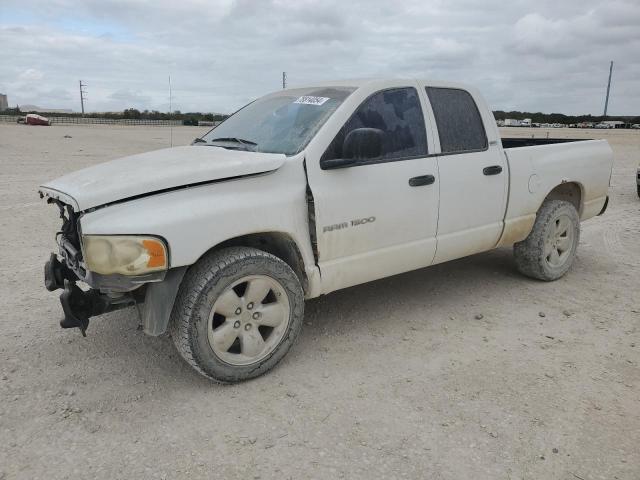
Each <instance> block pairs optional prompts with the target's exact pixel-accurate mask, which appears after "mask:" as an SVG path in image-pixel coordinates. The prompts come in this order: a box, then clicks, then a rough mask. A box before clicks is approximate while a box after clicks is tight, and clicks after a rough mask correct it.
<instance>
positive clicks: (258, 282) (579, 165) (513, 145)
mask: <svg viewBox="0 0 640 480" xmlns="http://www.w3.org/2000/svg"><path fill="white" fill-rule="evenodd" d="M612 158H613V155H612V151H611V148H610V147H609V145H608V143H607V142H606V141H604V140H587V141H584V140H571V139H533V138H502V139H501V138H500V135H499V132H498V129H497V126H496V123H495V121H494V118H493V114H492V112H491V109H490V108H489V107H488V105H487V103H486V102H485V100H484V99H483V98H482V96H481V95H480V93H479V92H478V90H476V89H475V88H472V87H468V86H465V85H460V84H453V83H441V82H438V83H436V82H426V81H421V80H398V79H395V80H370V81H345V82H336V83H327V84H320V85H317V86H311V87H306V88H296V89H287V90H281V91H278V92H275V93H272V94H270V95H267V96H265V97H262V98H260V99H258V100H256V101H254V102H252V103H250V104H249V105H247V106H246V107H244V108H242V109H241V110H239V111H238V112H236V113H235V114H234V115H232V116H231V117H229V118H228V119H227V120H225V121H224V122H223V123H221V124H220V125H218V126H217V127H215V128H213V129H212V130H211V131H209V132H208V133H207V134H206V135H204V136H203V137H202V138H200V139H196V141H195V142H194V144H193V145H191V146H182V147H174V148H169V149H163V150H157V151H154V152H149V153H143V154H140V155H133V156H131V157H125V158H122V159H119V160H113V161H110V162H106V163H103V164H100V165H96V166H92V167H89V168H86V169H84V170H80V171H77V172H75V173H71V174H68V175H65V176H63V177H61V178H58V179H57V180H53V181H51V182H48V183H46V184H44V185H42V186H41V187H40V194H41V196H43V197H45V198H46V199H47V201H48V202H49V203H53V204H55V205H57V207H58V209H59V210H60V213H61V216H62V217H63V221H62V227H61V229H60V231H59V232H58V233H57V234H56V239H57V243H58V252H57V253H52V254H51V257H50V259H49V261H48V262H47V264H46V266H45V284H46V287H47V288H48V289H49V290H52V291H53V290H56V289H63V292H62V294H61V296H60V300H61V304H62V309H63V311H64V319H63V320H62V321H61V325H62V326H63V327H79V328H80V330H81V331H82V332H83V333H84V332H85V330H86V329H87V326H88V323H89V318H90V317H93V316H96V315H99V314H102V313H104V312H108V311H111V310H116V309H119V308H123V307H127V306H130V305H135V304H139V305H140V306H141V318H142V324H143V328H144V331H145V332H146V333H148V334H149V335H161V334H163V333H165V332H170V334H171V336H172V337H173V341H174V343H175V346H176V347H177V350H178V352H179V353H180V355H181V356H182V357H183V358H184V360H185V361H186V362H188V363H189V364H190V365H191V366H192V367H193V368H194V369H195V370H197V371H198V372H200V373H201V374H203V375H205V376H207V377H208V378H211V379H213V380H217V381H221V382H235V381H240V380H245V379H248V378H252V377H255V376H258V375H260V374H262V373H264V372H266V371H268V370H269V369H271V368H272V367H273V366H275V365H276V364H277V363H278V362H279V361H280V360H281V359H282V358H283V357H284V355H285V354H286V353H287V351H288V350H289V348H290V347H291V345H292V344H293V342H294V341H295V339H296V337H297V336H298V333H299V331H300V329H301V327H302V324H303V312H304V300H305V299H306V298H307V299H308V298H313V297H318V296H320V295H325V294H328V293H330V292H333V291H335V290H339V289H343V288H346V287H350V286H352V285H358V284H361V283H364V282H368V281H371V280H376V279H379V278H383V277H387V276H390V275H395V274H398V273H401V272H406V271H409V270H413V269H418V268H422V267H427V266H429V265H435V264H438V263H442V262H446V261H449V260H454V259H457V258H460V257H464V256H467V255H472V254H475V253H479V252H484V251H487V250H491V249H493V248H496V247H501V246H507V245H514V254H515V263H516V266H517V268H518V269H519V270H520V271H521V272H522V273H523V274H524V275H526V276H528V277H531V278H534V279H538V280H543V281H551V280H556V279H558V278H560V277H561V276H563V275H564V274H565V273H566V272H567V271H568V270H569V268H570V267H571V264H572V262H573V259H574V256H575V253H576V249H577V247H578V241H579V237H580V222H581V221H583V220H587V219H589V218H591V217H594V216H596V215H599V214H601V213H603V212H604V210H605V208H606V206H607V201H608V197H607V190H608V185H609V179H610V175H611V167H612ZM398 281H402V280H398ZM78 283H82V284H86V285H87V287H85V288H82V289H81V288H80V287H79V286H78ZM355 348H357V345H354V349H355Z"/></svg>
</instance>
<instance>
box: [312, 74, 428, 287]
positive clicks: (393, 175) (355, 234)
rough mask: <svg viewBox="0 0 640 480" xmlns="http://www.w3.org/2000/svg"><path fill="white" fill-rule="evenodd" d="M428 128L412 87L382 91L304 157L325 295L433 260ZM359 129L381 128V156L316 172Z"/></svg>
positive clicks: (358, 108)
mask: <svg viewBox="0 0 640 480" xmlns="http://www.w3.org/2000/svg"><path fill="white" fill-rule="evenodd" d="M426 125H427V120H426V118H425V113H424V110H423V108H422V104H421V95H420V93H419V92H418V90H417V84H416V85H414V86H406V87H405V86H401V87H397V88H386V89H382V90H378V91H375V92H373V93H371V94H370V95H368V96H366V97H364V98H363V100H362V101H361V102H360V103H359V104H357V105H356V106H355V109H354V111H353V114H352V115H350V117H347V119H346V121H345V123H343V124H342V126H341V127H338V128H339V131H338V132H337V133H336V134H333V135H332V136H331V137H330V138H332V140H331V141H330V142H327V143H328V145H327V144H326V143H325V144H324V145H322V147H321V148H322V153H321V154H320V155H318V154H317V153H312V152H309V151H308V153H307V158H306V165H307V171H308V180H309V186H310V189H311V193H312V195H313V199H314V205H315V209H314V210H315V225H316V239H317V252H318V264H319V267H320V272H321V275H322V289H323V293H328V292H330V291H332V290H336V289H339V288H344V287H348V286H350V285H355V284H358V283H363V282H366V281H370V280H375V279H377V278H382V277H386V276H389V275H394V274H396V273H400V272H404V271H408V270H412V269H414V268H419V267H422V266H426V265H429V264H430V263H431V262H432V260H433V256H434V254H435V249H436V227H437V218H438V187H439V185H438V175H437V159H436V158H435V157H433V156H431V157H430V156H429V150H430V148H429V144H430V136H431V135H430V134H429V135H427V128H426ZM357 128H374V129H379V130H382V132H383V140H382V154H381V156H380V157H379V158H375V159H371V160H366V161H364V160H361V161H359V162H358V163H357V164H356V165H355V166H351V167H349V168H340V169H334V170H323V169H321V168H320V159H321V158H323V159H329V160H330V159H339V158H342V157H341V155H342V146H343V142H344V139H345V137H346V135H347V134H348V133H349V132H350V131H352V130H354V129H357ZM430 145H432V144H430ZM431 148H433V147H431Z"/></svg>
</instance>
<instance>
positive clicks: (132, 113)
mask: <svg viewBox="0 0 640 480" xmlns="http://www.w3.org/2000/svg"><path fill="white" fill-rule="evenodd" d="M122 117H123V118H132V119H139V118H141V117H142V115H141V114H140V110H136V109H135V108H128V109H126V110H125V111H124V112H122Z"/></svg>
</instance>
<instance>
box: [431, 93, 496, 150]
mask: <svg viewBox="0 0 640 480" xmlns="http://www.w3.org/2000/svg"><path fill="white" fill-rule="evenodd" d="M426 91H427V96H428V97H429V102H430V103H431V109H432V110H433V115H434V117H435V121H436V126H437V128H438V136H439V137H440V151H441V152H442V153H445V154H446V153H449V154H452V153H465V152H477V151H482V150H486V149H487V148H488V142H487V134H486V132H485V129H484V124H483V123H482V117H481V116H480V111H479V110H478V106H477V105H476V102H475V101H474V100H473V97H472V96H471V94H470V93H469V92H467V91H466V90H462V89H459V88H442V87H426Z"/></svg>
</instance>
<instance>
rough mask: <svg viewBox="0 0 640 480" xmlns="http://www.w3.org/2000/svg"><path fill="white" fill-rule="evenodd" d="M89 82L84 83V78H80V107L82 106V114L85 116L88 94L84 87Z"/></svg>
mask: <svg viewBox="0 0 640 480" xmlns="http://www.w3.org/2000/svg"><path fill="white" fill-rule="evenodd" d="M86 86H87V84H86V83H82V80H80V107H81V108H82V116H83V117H84V100H85V95H86V94H87V92H86V91H85V90H83V88H84V87H86Z"/></svg>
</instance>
